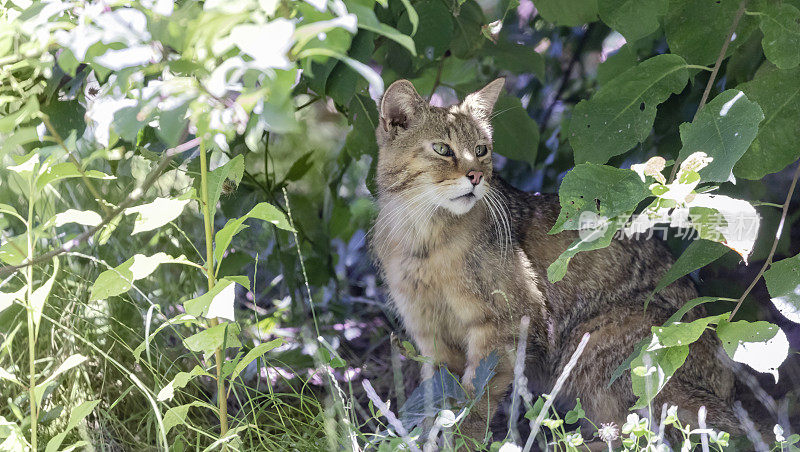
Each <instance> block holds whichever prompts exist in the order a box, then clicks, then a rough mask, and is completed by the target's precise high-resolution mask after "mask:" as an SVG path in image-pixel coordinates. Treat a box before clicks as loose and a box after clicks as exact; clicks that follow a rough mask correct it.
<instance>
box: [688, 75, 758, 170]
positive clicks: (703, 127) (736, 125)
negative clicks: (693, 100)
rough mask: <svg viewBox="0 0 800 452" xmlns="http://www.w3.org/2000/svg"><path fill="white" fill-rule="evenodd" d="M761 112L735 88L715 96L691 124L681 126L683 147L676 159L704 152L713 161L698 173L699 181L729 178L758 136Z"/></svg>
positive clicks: (756, 105)
mask: <svg viewBox="0 0 800 452" xmlns="http://www.w3.org/2000/svg"><path fill="white" fill-rule="evenodd" d="M763 119H764V113H763V112H762V111H761V108H760V107H759V106H758V104H756V103H755V102H753V101H751V100H750V99H748V98H747V96H745V94H744V93H743V92H741V91H739V90H736V89H729V90H727V91H724V92H723V93H721V94H719V95H718V96H717V97H715V98H714V99H713V100H712V101H711V102H709V103H708V105H706V106H705V107H704V108H703V109H702V110H701V111H700V113H698V114H697V117H696V118H695V119H694V121H692V122H691V123H684V124H681V127H680V131H681V141H682V142H683V148H682V149H681V152H680V154H679V156H678V159H679V160H684V159H686V158H687V157H688V156H689V155H691V154H693V153H695V152H699V151H702V152H705V153H706V154H708V156H709V157H712V158H713V159H714V160H713V161H711V163H709V164H708V166H706V167H705V168H703V169H701V170H700V171H699V174H700V177H701V180H702V181H703V182H725V181H728V180H730V179H731V176H732V174H733V166H734V165H735V164H736V162H737V161H738V160H739V159H740V158H741V157H742V155H744V153H745V151H747V148H749V147H750V143H752V142H753V139H755V137H756V134H757V133H758V124H759V123H760V122H761V121H762V120H763Z"/></svg>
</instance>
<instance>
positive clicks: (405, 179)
mask: <svg viewBox="0 0 800 452" xmlns="http://www.w3.org/2000/svg"><path fill="white" fill-rule="evenodd" d="M504 82H505V80H504V79H502V78H500V79H497V80H495V81H493V82H491V83H489V84H488V85H486V86H485V87H484V88H483V89H481V90H480V91H477V92H474V93H472V94H470V95H468V96H467V97H466V98H465V99H464V101H463V102H461V103H460V104H458V105H453V106H451V107H434V106H431V105H429V104H428V102H426V101H425V100H424V99H423V98H422V97H421V96H420V95H419V94H418V93H417V91H416V90H415V89H414V86H413V85H412V84H411V82H409V81H408V80H398V81H396V82H394V83H393V84H392V85H391V86H390V87H389V88H388V89H387V90H386V92H385V93H384V95H383V98H382V99H381V102H380V105H379V115H380V124H379V125H378V129H377V131H376V135H377V139H378V147H379V148H380V154H379V156H378V170H377V175H376V181H377V184H378V189H379V190H380V192H381V194H382V195H384V196H396V197H400V198H401V199H403V200H405V201H406V202H408V203H414V204H415V205H436V206H438V207H442V208H444V209H446V210H448V211H450V212H451V213H453V214H455V215H463V214H464V213H466V212H468V211H469V210H470V209H472V207H473V206H475V204H476V203H477V202H478V201H479V200H480V199H481V198H483V197H484V196H485V195H486V193H487V191H488V190H489V184H490V183H491V181H492V127H491V123H490V120H491V114H492V109H493V107H494V104H495V102H496V101H497V97H498V96H499V95H500V92H501V90H502V89H503V84H504Z"/></svg>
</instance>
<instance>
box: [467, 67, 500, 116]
mask: <svg viewBox="0 0 800 452" xmlns="http://www.w3.org/2000/svg"><path fill="white" fill-rule="evenodd" d="M505 83H506V79H505V78H503V77H500V78H498V79H495V80H494V81H492V82H490V83H489V84H488V85H486V86H484V87H483V88H481V90H480V91H475V92H474V93H472V94H470V95H469V96H467V97H466V98H465V99H464V102H462V103H461V106H462V108H463V109H465V110H467V111H469V112H470V113H471V114H472V116H474V117H476V118H478V119H480V120H483V121H488V120H489V119H490V116H491V115H492V109H493V108H494V104H495V102H497V98H498V97H500V93H501V92H502V91H503V85H505Z"/></svg>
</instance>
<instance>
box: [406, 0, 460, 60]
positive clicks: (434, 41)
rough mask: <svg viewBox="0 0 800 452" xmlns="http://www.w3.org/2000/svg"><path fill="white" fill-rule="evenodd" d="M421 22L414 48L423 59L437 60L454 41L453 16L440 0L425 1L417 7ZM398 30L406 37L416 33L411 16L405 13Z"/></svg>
mask: <svg viewBox="0 0 800 452" xmlns="http://www.w3.org/2000/svg"><path fill="white" fill-rule="evenodd" d="M415 8H416V12H417V15H418V16H417V17H418V18H419V21H418V23H417V27H416V33H414V47H415V49H416V51H417V53H416V54H418V55H419V56H421V57H425V58H426V59H428V60H435V59H437V58H439V57H441V56H443V55H444V52H445V51H446V50H447V48H448V47H449V46H450V41H451V40H452V39H453V15H452V14H451V13H450V10H448V9H447V7H446V6H445V5H444V2H441V1H439V0H423V1H421V2H419V3H417V4H416V5H415ZM397 29H398V30H400V31H401V32H403V33H404V34H406V35H409V34H411V33H412V32H413V31H414V25H413V24H412V22H411V16H409V14H408V13H407V12H404V13H403V14H402V15H401V16H400V20H399V21H398V22H397Z"/></svg>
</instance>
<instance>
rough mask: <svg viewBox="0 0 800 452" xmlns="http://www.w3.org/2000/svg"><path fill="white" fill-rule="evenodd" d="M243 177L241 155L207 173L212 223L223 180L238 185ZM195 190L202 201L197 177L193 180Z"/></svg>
mask: <svg viewBox="0 0 800 452" xmlns="http://www.w3.org/2000/svg"><path fill="white" fill-rule="evenodd" d="M243 175H244V157H243V156H242V155H241V154H239V155H237V156H236V157H234V158H232V159H230V160H229V161H228V162H226V163H225V164H224V165H222V166H219V167H217V168H215V169H214V170H213V171H211V172H209V173H208V208H209V211H210V213H211V219H212V221H213V219H214V217H215V215H216V213H217V203H218V202H219V197H220V195H221V194H222V184H224V183H225V179H230V180H231V181H233V183H234V184H236V185H239V182H241V181H242V176H243ZM195 190H196V191H197V193H198V197H199V198H200V199H202V196H201V195H200V194H201V193H202V192H203V190H202V189H201V186H200V178H199V177H198V178H197V179H195Z"/></svg>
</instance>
